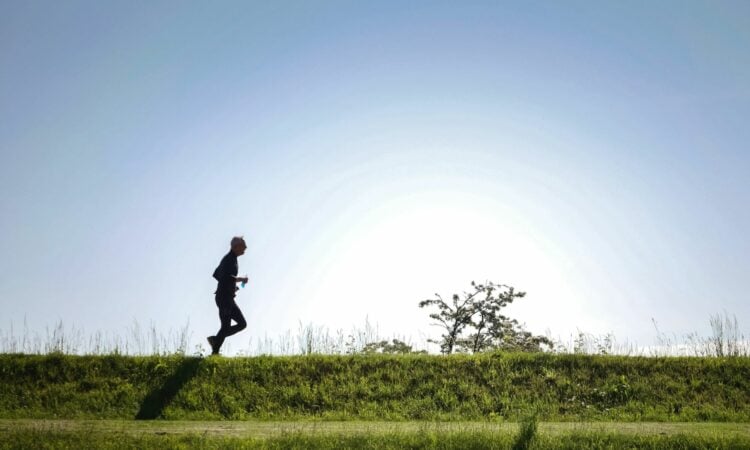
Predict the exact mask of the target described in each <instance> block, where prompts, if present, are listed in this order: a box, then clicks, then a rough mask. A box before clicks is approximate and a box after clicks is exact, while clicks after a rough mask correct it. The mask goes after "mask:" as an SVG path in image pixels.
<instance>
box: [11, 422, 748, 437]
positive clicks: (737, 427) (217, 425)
mask: <svg viewBox="0 0 750 450" xmlns="http://www.w3.org/2000/svg"><path fill="white" fill-rule="evenodd" d="M23 429H25V430H37V431H64V432H69V431H74V432H104V433H128V434H132V435H138V434H143V433H148V434H151V433H153V434H159V435H162V434H185V433H191V434H201V435H203V434H206V435H213V436H226V437H230V436H231V437H255V438H265V437H271V436H279V435H282V434H286V433H297V432H301V433H305V434H312V433H315V434H325V433H335V434H359V433H369V434H382V433H387V434H391V433H414V432H420V431H423V432H441V433H444V432H460V431H490V432H491V431H496V432H498V433H502V434H507V433H516V432H517V430H518V424H517V423H514V422H503V423H492V422H369V421H351V422H313V421H296V422H295V421H289V422H261V421H183V420H148V421H145V420H138V421H136V420H36V419H17V420H12V419H0V433H2V432H4V431H10V430H23ZM574 431H586V432H605V433H623V434H641V435H654V434H665V435H671V434H700V435H721V436H724V437H731V436H737V437H741V438H749V439H750V423H725V422H678V423H675V422H540V423H539V426H538V432H539V433H541V434H549V435H557V434H565V433H571V432H574Z"/></svg>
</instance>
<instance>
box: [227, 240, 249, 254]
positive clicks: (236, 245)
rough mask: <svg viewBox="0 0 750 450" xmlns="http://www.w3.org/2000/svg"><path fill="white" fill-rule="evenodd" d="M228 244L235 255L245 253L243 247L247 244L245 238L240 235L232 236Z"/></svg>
mask: <svg viewBox="0 0 750 450" xmlns="http://www.w3.org/2000/svg"><path fill="white" fill-rule="evenodd" d="M229 246H230V247H231V249H232V252H233V253H234V254H235V255H237V256H240V255H243V254H245V249H246V248H247V244H245V238H243V237H242V236H235V237H233V238H232V241H231V242H230V243H229Z"/></svg>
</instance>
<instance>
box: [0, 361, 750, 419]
mask: <svg viewBox="0 0 750 450" xmlns="http://www.w3.org/2000/svg"><path fill="white" fill-rule="evenodd" d="M0 385H2V386H3V389H2V390H0V417H2V418H78V419H81V418H100V419H101V418H108V419H115V418H120V419H132V418H141V419H153V418H166V419H203V420H213V419H249V418H255V419H264V420H267V419H270V420H299V419H308V418H309V419H330V420H351V419H357V420H362V419H365V420H374V419H377V420H484V419H504V420H518V419H519V418H520V417H521V416H523V415H524V414H528V412H529V411H536V413H537V415H538V417H539V419H540V420H544V421H587V420H605V421H606V420H619V421H623V420H624V421H732V422H746V421H748V420H750V358H727V359H721V358H645V357H614V356H584V355H550V354H483V355H473V356H468V355H453V356H449V357H445V356H432V355H404V356H388V355H355V356H294V357H271V356H263V357H252V358H191V357H179V356H169V357H159V356H150V357H127V356H117V355H112V356H70V355H48V356H28V355H0Z"/></svg>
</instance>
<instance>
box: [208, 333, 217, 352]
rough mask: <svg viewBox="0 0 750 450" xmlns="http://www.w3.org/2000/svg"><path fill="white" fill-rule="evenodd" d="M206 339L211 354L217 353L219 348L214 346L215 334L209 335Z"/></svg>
mask: <svg viewBox="0 0 750 450" xmlns="http://www.w3.org/2000/svg"><path fill="white" fill-rule="evenodd" d="M206 340H207V341H208V345H210V346H211V354H212V355H218V354H219V349H218V348H216V336H209V337H207V338H206Z"/></svg>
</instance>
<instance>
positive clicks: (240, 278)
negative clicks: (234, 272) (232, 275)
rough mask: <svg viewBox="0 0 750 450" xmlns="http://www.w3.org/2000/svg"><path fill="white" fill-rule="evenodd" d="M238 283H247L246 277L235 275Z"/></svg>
mask: <svg viewBox="0 0 750 450" xmlns="http://www.w3.org/2000/svg"><path fill="white" fill-rule="evenodd" d="M237 282H238V283H247V277H237Z"/></svg>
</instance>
